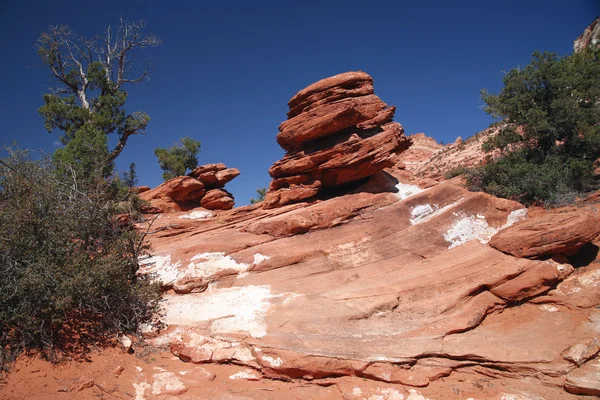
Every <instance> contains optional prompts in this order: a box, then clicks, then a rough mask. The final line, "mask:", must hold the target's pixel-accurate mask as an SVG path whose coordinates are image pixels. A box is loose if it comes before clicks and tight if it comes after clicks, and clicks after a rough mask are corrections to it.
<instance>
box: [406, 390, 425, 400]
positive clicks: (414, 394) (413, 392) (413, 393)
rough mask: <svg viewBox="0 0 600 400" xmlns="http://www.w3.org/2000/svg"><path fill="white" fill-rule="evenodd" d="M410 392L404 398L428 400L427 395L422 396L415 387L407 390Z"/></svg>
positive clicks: (408, 399) (407, 399)
mask: <svg viewBox="0 0 600 400" xmlns="http://www.w3.org/2000/svg"><path fill="white" fill-rule="evenodd" d="M408 392H409V393H410V394H409V395H408V397H407V398H406V400H429V398H428V397H425V396H423V395H422V394H421V393H419V392H417V391H416V390H415V389H410V390H409V391H408Z"/></svg>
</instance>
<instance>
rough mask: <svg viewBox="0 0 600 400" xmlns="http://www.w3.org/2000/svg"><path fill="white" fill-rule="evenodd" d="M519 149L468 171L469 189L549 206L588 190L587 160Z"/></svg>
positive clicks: (588, 167) (566, 200)
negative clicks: (533, 153)
mask: <svg viewBox="0 0 600 400" xmlns="http://www.w3.org/2000/svg"><path fill="white" fill-rule="evenodd" d="M531 153H532V150H530V149H520V150H517V151H514V152H511V153H508V154H507V155H505V156H504V157H501V158H498V159H496V160H490V161H488V162H487V163H485V164H483V165H482V166H480V167H479V168H474V169H471V170H469V171H468V172H467V173H466V175H465V177H466V179H467V185H468V187H469V188H470V189H471V190H476V191H484V192H487V193H490V194H492V195H494V196H498V197H503V198H508V199H512V200H516V201H519V202H521V203H523V204H539V205H545V206H548V207H551V206H556V205H565V204H568V201H569V199H572V200H574V199H575V197H576V196H577V195H579V194H581V193H583V192H585V191H587V190H589V189H590V186H589V185H590V182H591V169H590V165H589V161H586V160H582V159H577V158H572V157H566V156H559V155H550V156H545V155H543V154H541V153H538V154H537V155H536V156H534V155H532V154H531Z"/></svg>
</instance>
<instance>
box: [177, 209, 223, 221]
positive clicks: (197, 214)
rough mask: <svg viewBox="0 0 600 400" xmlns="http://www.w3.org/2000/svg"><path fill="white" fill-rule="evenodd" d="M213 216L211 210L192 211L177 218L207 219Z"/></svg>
mask: <svg viewBox="0 0 600 400" xmlns="http://www.w3.org/2000/svg"><path fill="white" fill-rule="evenodd" d="M214 216H215V213H213V212H211V211H200V210H198V211H192V212H189V213H187V214H183V215H180V216H179V218H183V219H208V218H212V217H214Z"/></svg>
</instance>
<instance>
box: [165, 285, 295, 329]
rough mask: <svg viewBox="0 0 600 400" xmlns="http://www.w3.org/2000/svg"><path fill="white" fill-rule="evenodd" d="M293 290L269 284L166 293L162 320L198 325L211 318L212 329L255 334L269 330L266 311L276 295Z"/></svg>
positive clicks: (284, 295)
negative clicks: (274, 288)
mask: <svg viewBox="0 0 600 400" xmlns="http://www.w3.org/2000/svg"><path fill="white" fill-rule="evenodd" d="M290 296H296V294H294V293H283V294H278V295H274V294H272V293H271V287H270V286H269V285H264V286H253V285H249V286H242V287H237V286H236V287H231V288H224V289H213V290H211V291H210V292H204V293H191V294H187V295H185V296H181V295H165V297H164V310H165V316H164V318H163V322H164V323H165V324H167V325H178V326H195V325H198V323H199V322H201V321H211V320H213V323H212V325H211V330H212V332H213V333H215V334H216V333H232V332H239V331H246V332H248V333H249V334H250V335H251V336H252V337H255V338H258V337H263V336H264V335H265V334H266V325H265V321H264V317H265V314H266V312H267V310H268V309H269V307H270V305H271V300H272V299H274V298H281V297H283V301H285V299H287V298H288V297H290Z"/></svg>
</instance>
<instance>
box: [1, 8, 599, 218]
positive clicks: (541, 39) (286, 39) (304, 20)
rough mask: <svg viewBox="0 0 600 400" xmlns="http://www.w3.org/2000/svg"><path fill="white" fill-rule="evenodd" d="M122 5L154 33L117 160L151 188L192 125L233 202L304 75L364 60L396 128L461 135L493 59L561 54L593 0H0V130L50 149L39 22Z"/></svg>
mask: <svg viewBox="0 0 600 400" xmlns="http://www.w3.org/2000/svg"><path fill="white" fill-rule="evenodd" d="M119 15H123V16H124V17H125V18H128V19H143V20H145V21H146V22H147V24H148V28H147V29H148V31H149V32H152V33H155V34H156V35H157V36H159V37H160V38H161V39H162V40H163V44H162V45H161V46H160V47H158V48H154V49H151V51H150V52H149V54H150V55H151V56H152V58H153V60H154V63H155V65H156V71H155V73H154V74H153V75H152V79H151V82H150V83H151V87H146V86H138V87H135V88H131V90H130V97H129V100H128V102H127V110H128V111H136V110H142V111H145V112H147V113H148V114H149V115H150V117H151V121H150V124H149V127H148V134H147V135H146V136H133V137H131V138H130V141H129V143H128V145H127V148H126V149H125V150H124V151H123V153H122V154H121V156H120V158H119V159H118V162H117V165H118V167H119V168H121V169H125V168H126V167H127V165H129V163H131V162H135V163H136V165H137V170H138V175H139V177H140V184H142V185H149V186H156V185H158V184H159V183H160V182H161V170H160V168H159V167H158V163H157V160H156V157H155V156H154V153H153V150H154V149H155V148H156V147H163V146H167V145H170V144H172V143H174V142H175V141H177V140H178V139H179V138H180V137H182V136H191V137H194V138H196V139H198V140H200V141H201V142H202V151H201V153H200V157H199V159H200V163H201V164H204V163H212V162H223V163H225V164H226V165H227V166H230V167H236V168H239V169H240V171H241V172H242V174H241V175H240V176H239V177H238V178H236V179H235V180H234V181H232V182H231V183H229V184H228V186H227V189H228V190H230V191H231V192H232V193H233V194H234V195H235V198H236V205H238V206H240V205H244V204H247V203H248V200H249V198H250V197H252V196H254V194H255V189H256V188H259V187H263V186H268V184H269V181H270V177H269V175H268V169H269V167H270V166H271V164H272V163H273V162H274V161H276V160H277V159H279V158H281V156H282V155H283V151H282V150H281V149H280V148H279V146H278V145H277V143H276V141H275V135H276V134H277V127H278V125H279V124H280V123H281V122H282V121H283V120H285V118H286V112H287V101H288V100H289V99H290V97H292V96H293V95H294V94H295V93H296V92H297V91H299V90H300V89H302V88H304V87H305V86H307V85H308V84H310V83H312V82H314V81H316V80H319V79H321V78H324V77H327V76H331V75H334V74H338V73H341V72H345V71H350V70H359V69H360V70H363V71H365V72H367V73H369V74H371V76H373V78H374V81H375V93H376V94H378V95H379V97H381V98H382V99H383V100H384V101H385V102H387V103H388V104H390V105H395V106H397V112H396V120H397V121H398V122H400V123H401V124H402V125H403V126H404V128H405V130H406V133H407V134H410V133H416V132H425V133H426V134H427V135H430V136H433V137H434V138H435V139H437V140H438V141H444V142H451V141H453V140H454V139H455V138H456V137H457V136H462V137H463V138H466V137H468V136H471V135H473V134H474V133H476V132H477V131H479V130H481V129H484V128H486V127H487V126H488V124H489V123H490V122H491V120H490V118H489V117H488V116H487V115H486V114H485V113H484V112H483V111H482V110H481V105H482V101H481V99H480V95H479V91H480V89H482V88H487V89H489V90H491V91H493V92H497V91H498V90H499V89H500V87H501V78H502V71H507V70H509V69H511V68H513V67H515V66H517V65H524V64H526V63H527V62H528V60H529V56H530V55H531V53H532V52H533V51H535V50H538V49H539V50H548V51H553V52H557V53H559V54H561V55H562V54H567V53H570V52H571V51H572V46H573V40H574V39H575V38H576V37H577V36H578V35H579V34H580V33H581V32H582V31H583V29H584V28H585V27H586V26H587V25H588V24H589V23H591V22H592V20H593V19H594V18H595V17H596V16H598V15H600V1H599V0H503V1H487V0H479V1H470V0H465V1H460V0H457V1H442V0H439V1H428V0H420V1H401V0H396V1H382V0H380V1H339V2H337V1H336V2H333V1H324V0H322V1H303V2H284V1H272V2H264V1H258V0H256V1H219V2H217V1H212V2H208V1H185V2H184V1H123V0H120V1H113V0H102V1H100V2H81V1H54V2H50V1H47V0H44V1H38V0H35V1H34V0H29V1H20V0H19V1H17V0H14V1H11V0H0V37H2V44H1V46H2V62H0V76H1V77H2V92H3V93H4V95H2V96H0V110H1V111H0V113H1V114H0V118H1V120H2V129H1V131H0V142H3V143H4V144H6V143H10V142H12V141H13V140H17V141H18V142H19V144H20V145H21V147H25V148H34V149H45V151H47V152H52V151H53V149H54V146H55V144H54V142H55V141H56V140H57V139H58V137H59V133H53V134H50V133H48V132H46V131H45V129H44V126H43V121H42V119H41V117H39V115H38V114H37V108H38V107H40V106H41V105H42V94H43V93H44V92H45V91H46V90H47V88H48V87H49V86H50V85H51V84H52V81H51V79H50V75H49V73H48V71H47V70H45V69H42V68H28V67H29V66H33V65H36V64H37V59H36V53H35V50H34V48H33V43H34V42H35V40H36V39H37V37H38V36H39V34H40V33H41V32H42V31H43V30H44V29H46V28H47V26H48V25H69V26H70V27H71V28H72V29H73V30H75V31H76V32H78V33H80V34H83V35H91V34H93V33H95V32H97V31H99V30H100V29H101V28H103V27H104V26H106V25H107V24H114V23H115V22H116V20H117V18H118V16H119Z"/></svg>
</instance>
